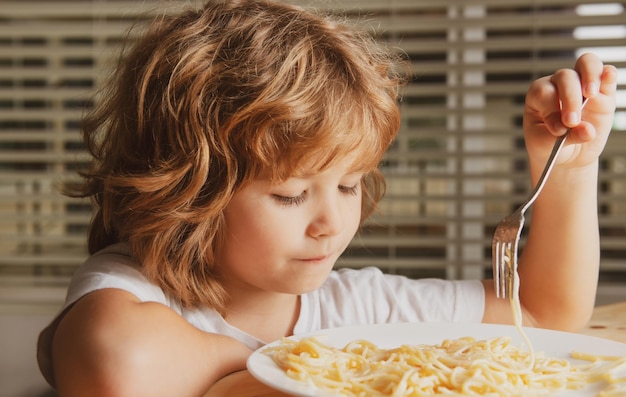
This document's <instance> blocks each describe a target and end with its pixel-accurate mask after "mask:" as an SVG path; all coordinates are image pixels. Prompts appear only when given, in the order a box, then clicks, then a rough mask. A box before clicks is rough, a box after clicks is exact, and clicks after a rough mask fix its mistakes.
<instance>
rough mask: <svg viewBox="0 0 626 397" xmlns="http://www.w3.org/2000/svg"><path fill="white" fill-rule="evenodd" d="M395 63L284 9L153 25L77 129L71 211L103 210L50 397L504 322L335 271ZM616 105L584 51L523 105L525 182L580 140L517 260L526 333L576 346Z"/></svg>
mask: <svg viewBox="0 0 626 397" xmlns="http://www.w3.org/2000/svg"><path fill="white" fill-rule="evenodd" d="M403 67H404V66H403V62H402V61H401V60H399V59H396V58H395V57H394V56H393V55H391V54H390V53H388V52H387V51H385V50H384V49H383V48H381V47H380V46H378V45H377V44H376V43H375V42H374V41H373V40H371V39H370V38H367V37H364V36H363V35H361V34H358V33H355V32H354V31H353V30H351V29H350V28H348V27H346V26H344V25H343V24H341V23H340V22H338V21H334V20H332V19H328V18H325V17H322V16H318V15H316V14H315V13H313V12H309V11H305V10H302V9H300V8H297V7H294V6H290V5H286V4H282V3H278V2H277V3H274V2H265V1H263V2H261V1H254V0H212V1H209V2H208V3H207V4H206V6H205V7H204V8H203V9H201V10H199V11H188V12H184V13H182V14H181V15H179V16H175V17H162V18H160V19H159V20H158V21H156V22H155V24H154V25H153V26H152V28H151V29H150V30H149V31H148V32H147V33H146V34H145V36H144V37H143V38H142V39H141V40H140V41H139V42H138V43H137V44H136V45H135V46H133V48H132V49H131V50H130V51H129V52H128V54H127V55H126V56H125V58H124V61H123V62H122V63H121V64H120V66H119V69H118V71H117V74H116V78H115V80H114V82H113V83H112V84H111V85H110V90H109V91H110V92H108V96H107V97H106V100H105V101H104V102H103V103H101V104H100V105H99V107H97V108H96V109H95V110H94V112H93V113H92V114H91V115H89V117H88V118H87V119H86V121H85V125H84V134H85V140H86V143H87V147H88V149H89V150H90V152H91V153H92V154H93V156H94V162H93V165H92V168H91V169H90V170H89V171H87V172H86V173H84V174H83V176H84V184H83V186H82V187H81V189H80V190H79V191H76V192H74V193H73V194H74V195H77V196H81V197H91V198H93V199H94V201H95V203H96V205H97V208H96V213H95V217H94V219H93V222H92V225H91V229H90V233H89V250H90V252H91V254H92V256H91V257H90V258H89V259H88V260H87V262H86V263H85V264H84V265H83V266H82V267H81V268H80V269H79V270H78V272H77V273H76V275H75V277H74V279H73V281H72V284H71V286H70V288H69V291H68V297H67V302H66V305H65V308H64V309H63V311H62V313H61V314H60V315H59V316H58V317H57V318H56V319H55V321H54V322H53V323H52V324H51V325H50V326H49V327H48V328H47V329H46V330H44V332H42V335H41V338H40V345H39V359H40V365H41V368H42V372H43V373H44V374H45V375H46V377H47V379H48V380H49V381H50V382H51V383H52V384H53V385H54V386H55V387H56V388H57V390H58V392H59V394H60V395H61V396H64V397H69V396H86V395H88V396H105V395H106V396H140V395H146V396H195V395H201V394H202V393H203V392H205V391H206V390H207V389H208V388H209V387H210V386H211V385H212V384H213V383H214V382H215V381H216V380H218V379H219V378H221V377H223V376H224V375H226V374H228V373H230V372H232V371H235V370H239V369H242V368H244V366H245V360H246V358H247V357H248V355H249V354H250V353H251V351H252V350H253V349H256V348H258V347H260V346H262V345H263V343H266V342H269V341H273V340H276V339H279V338H280V337H282V336H286V335H291V334H298V333H303V332H308V331H314V330H319V329H322V328H327V327H336V326H342V325H350V324H372V323H383V322H401V321H404V322H417V321H459V322H460V321H466V322H467V321H473V322H480V321H483V322H490V323H493V322H498V323H511V322H512V316H511V309H510V306H509V302H508V301H507V300H505V299H497V298H496V297H495V294H494V288H493V283H492V282H491V281H485V282H480V281H444V280H410V279H408V278H404V277H400V276H391V275H384V274H382V273H381V272H380V271H378V270H376V269H373V268H368V269H363V270H341V271H332V270H331V269H332V268H333V265H334V263H335V260H336V259H337V257H338V256H339V255H340V254H341V253H342V252H343V251H344V249H345V248H346V246H347V245H348V243H349V242H350V240H351V239H352V237H353V236H354V234H355V233H356V232H357V229H358V227H359V225H360V224H361V223H362V221H363V220H364V219H365V218H366V217H367V216H368V215H369V214H370V213H371V212H372V211H373V210H374V208H375V206H376V203H377V202H378V201H379V200H380V198H381V196H382V193H383V190H384V182H383V180H382V178H381V174H380V173H379V171H378V170H377V165H378V163H379V161H380V160H381V157H382V156H383V154H384V153H385V151H386V150H387V148H388V147H389V145H390V143H391V142H392V140H393V139H394V137H395V135H396V132H397V130H398V128H399V120H400V116H399V110H398V106H397V102H398V87H399V86H400V85H401V84H402V77H403V76H404V75H406V74H405V71H404V70H403ZM615 90H616V70H615V68H613V67H611V66H603V65H602V63H601V62H600V61H599V60H598V59H597V58H596V57H595V56H593V55H585V56H582V57H581V58H580V59H579V60H578V61H577V63H576V65H575V67H574V69H573V70H560V71H558V72H557V73H555V74H554V75H552V76H549V77H545V78H541V79H539V80H537V81H536V82H534V83H533V84H532V85H531V87H530V90H529V92H528V97H527V103H526V109H525V121H524V130H525V136H526V143H527V149H528V153H529V158H530V165H531V177H532V180H533V181H536V180H537V179H538V176H539V174H540V172H541V170H542V169H543V166H544V164H545V162H546V159H547V157H548V153H549V151H550V149H551V148H552V145H553V142H554V139H555V138H554V135H560V134H563V133H564V132H565V129H566V127H572V131H571V133H570V137H569V138H568V141H567V146H566V147H565V148H564V150H563V151H562V153H561V155H560V157H559V161H558V164H557V166H556V167H555V169H554V170H553V173H552V176H551V178H550V180H549V181H548V183H547V185H546V186H545V188H544V191H543V193H542V194H541V196H540V197H539V199H538V200H537V202H536V204H535V206H534V217H533V222H532V230H531V231H530V235H529V237H528V242H527V246H526V248H525V250H524V253H523V257H522V258H521V260H520V277H521V291H520V295H521V302H522V305H523V314H524V321H525V324H526V325H529V326H537V327H546V328H555V329H566V330H574V329H577V328H579V327H581V326H583V325H584V324H585V323H586V321H587V320H588V317H589V315H590V311H591V309H592V307H593V304H594V296H595V288H596V276H597V270H598V262H599V259H598V252H599V248H598V227H597V213H596V183H597V173H598V156H599V155H600V152H601V151H602V149H603V147H604V145H605V142H606V139H607V137H608V134H609V130H610V128H611V120H612V115H613V112H614V107H615ZM583 97H588V98H590V99H589V102H588V104H587V105H586V107H585V108H584V110H581V103H582V98H583ZM560 103H561V104H562V106H561V105H560ZM581 120H582V121H581Z"/></svg>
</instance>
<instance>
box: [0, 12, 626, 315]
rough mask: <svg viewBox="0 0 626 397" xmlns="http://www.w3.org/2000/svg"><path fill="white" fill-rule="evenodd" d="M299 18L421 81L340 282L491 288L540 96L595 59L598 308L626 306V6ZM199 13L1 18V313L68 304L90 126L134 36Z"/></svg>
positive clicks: (81, 246) (523, 183)
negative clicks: (387, 58)
mask: <svg viewBox="0 0 626 397" xmlns="http://www.w3.org/2000/svg"><path fill="white" fill-rule="evenodd" d="M291 2H293V3H300V4H306V5H314V6H317V7H320V8H323V9H325V10H328V11H330V12H334V13H339V14H342V15H346V16H347V17H349V18H355V20H357V21H358V24H359V25H360V26H361V27H362V28H363V29H366V30H368V31H370V32H371V33H372V34H373V35H375V36H376V37H377V38H378V39H379V40H381V41H384V42H386V43H388V44H389V45H390V46H392V47H394V48H396V49H397V50H398V51H402V52H403V53H405V54H406V55H407V56H408V57H409V58H410V60H411V63H412V68H413V69H412V70H413V76H412V79H411V82H410V84H408V86H407V87H405V89H404V98H403V102H402V114H403V121H402V127H401V131H400V134H399V136H398V139H397V140H396V142H395V143H394V145H393V147H392V148H391V149H390V150H389V152H388V153H387V155H386V157H385V159H384V163H383V165H382V167H383V171H384V173H385V175H386V177H387V181H388V188H387V195H386V197H385V199H384V200H383V202H382V203H381V205H380V210H379V212H378V213H376V214H375V215H374V216H373V217H372V219H371V220H370V221H368V222H367V224H366V225H365V226H366V227H365V228H364V230H363V231H362V232H361V233H359V234H358V235H357V237H356V238H355V239H354V242H353V243H352V245H351V246H350V247H349V249H348V251H347V252H346V253H345V255H344V256H343V257H342V258H341V259H340V261H339V262H338V266H349V267H362V266H378V267H381V268H383V269H384V270H386V271H388V272H395V273H400V274H406V275H408V276H411V277H429V276H436V277H445V278H455V279H467V278H481V277H486V276H489V275H490V269H491V258H490V256H491V235H492V232H493V229H494V227H495V225H496V223H497V222H498V221H499V220H500V219H501V218H502V217H503V216H504V215H506V214H508V213H509V212H511V211H512V210H513V209H514V208H515V207H517V205H518V204H519V203H520V202H521V201H523V199H524V198H525V197H526V195H527V194H528V192H529V191H530V188H531V186H530V185H529V177H528V169H527V164H526V152H525V149H524V143H523V138H522V130H521V119H522V111H523V102H524V95H525V92H526V89H527V88H528V85H529V84H530V82H531V81H532V80H534V79H536V78H537V77H540V76H542V75H546V74H549V73H552V72H553V71H555V70H557V69H559V68H561V67H571V66H572V65H573V63H574V60H575V59H576V57H577V56H578V55H579V54H580V53H582V52H584V51H594V52H596V53H598V54H599V55H600V56H601V57H602V58H603V59H604V60H605V61H607V62H610V63H612V64H614V65H615V66H617V67H618V69H619V73H620V82H619V95H618V109H617V112H616V119H615V123H614V128H613V129H614V131H613V132H612V135H611V137H610V140H609V143H608V145H607V148H606V150H605V152H604V154H603V156H602V160H601V174H600V185H599V191H600V196H599V208H598V210H599V214H600V225H601V235H602V240H601V250H602V264H601V268H602V271H601V288H600V297H601V299H615V298H620V299H624V298H626V204H625V203H626V150H625V149H626V134H624V132H625V130H626V11H625V8H626V2H624V1H621V2H610V3H608V2H601V1H589V0H587V1H583V0H545V1H541V2H539V1H532V0H524V1H523V0H508V1H501V0H483V1H473V0H438V1H423V0H390V1H388V0H384V1H383V0H358V1H357V0H341V1H330V0H324V1H317V2H312V1H306V0H298V1H296V0H292V1H291ZM190 4H200V1H189V0H182V1H176V0H170V1H159V2H156V1H155V2H146V1H130V0H128V1H121V0H118V1H109V0H91V1H90V0H74V1H69V0H66V1H56V0H46V1H44V0H39V1H33V0H22V1H3V2H2V3H1V4H0V308H5V309H7V310H24V308H25V307H39V308H56V307H58V305H59V304H60V302H61V301H62V299H63V294H64V288H65V287H66V285H67V283H68V281H69V278H70V277H71V274H72V273H73V271H74V270H75V268H76V266H78V265H79V264H80V263H81V262H82V261H83V260H84V259H85V257H86V255H87V254H86V248H85V247H86V244H85V243H86V231H87V227H88V223H89V220H90V217H91V207H90V205H89V203H88V202H80V201H77V200H76V199H69V198H66V197H64V196H62V195H61V194H59V192H58V186H61V185H63V184H64V183H67V182H70V181H72V180H74V179H75V178H76V176H75V171H76V170H77V169H79V168H80V167H82V166H84V165H85V164H86V162H87V161H88V160H89V159H88V157H87V154H86V153H85V151H84V150H83V146H82V141H81V138H80V131H79V125H80V119H81V117H82V115H83V114H84V112H85V110H86V109H89V108H90V107H91V106H93V101H96V100H97V99H94V98H92V94H93V90H94V88H96V87H97V86H98V85H99V84H101V83H102V81H103V78H104V77H105V76H106V75H107V73H108V71H109V70H110V68H111V65H112V62H113V61H114V57H115V55H116V54H117V52H118V50H119V44H120V42H121V41H122V39H123V37H124V36H125V33H126V30H127V28H128V27H130V26H131V25H132V24H134V23H136V22H137V20H143V19H148V18H150V17H152V16H154V15H156V14H157V13H158V12H162V10H163V9H165V10H166V12H171V11H175V10H176V9H178V8H179V7H181V6H182V5H190ZM528 227H532V222H529V223H528ZM525 230H528V228H526V229H525Z"/></svg>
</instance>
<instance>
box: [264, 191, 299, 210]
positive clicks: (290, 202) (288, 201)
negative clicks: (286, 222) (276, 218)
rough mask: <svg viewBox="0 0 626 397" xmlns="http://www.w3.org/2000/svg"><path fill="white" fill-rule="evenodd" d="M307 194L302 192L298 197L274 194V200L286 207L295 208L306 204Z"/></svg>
mask: <svg viewBox="0 0 626 397" xmlns="http://www.w3.org/2000/svg"><path fill="white" fill-rule="evenodd" d="M305 197H306V192H302V193H301V194H299V195H297V196H281V195H280V194H272V198H273V199H274V200H276V202H277V203H278V204H280V205H282V206H285V207H295V206H298V205H300V204H302V203H303V202H304V199H305Z"/></svg>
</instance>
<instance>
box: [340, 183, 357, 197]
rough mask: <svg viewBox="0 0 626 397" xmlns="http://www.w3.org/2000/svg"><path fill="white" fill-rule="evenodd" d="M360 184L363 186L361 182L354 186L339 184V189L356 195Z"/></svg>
mask: <svg viewBox="0 0 626 397" xmlns="http://www.w3.org/2000/svg"><path fill="white" fill-rule="evenodd" d="M359 186H361V184H360V183H357V184H356V185H354V186H343V185H339V190H340V191H341V192H342V193H346V194H350V195H352V196H356V195H357V193H358V192H359Z"/></svg>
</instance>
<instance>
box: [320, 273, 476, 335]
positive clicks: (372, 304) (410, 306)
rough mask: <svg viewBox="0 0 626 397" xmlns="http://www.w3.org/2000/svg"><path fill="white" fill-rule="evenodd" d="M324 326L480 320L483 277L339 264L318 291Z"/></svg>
mask: <svg viewBox="0 0 626 397" xmlns="http://www.w3.org/2000/svg"><path fill="white" fill-rule="evenodd" d="M319 305H320V308H319V310H320V320H321V324H320V325H321V327H322V328H328V327H337V326H346V325H358V324H380V323H394V322H395V323H397V322H437V321H438V322H444V321H446V322H448V321H453V322H480V321H481V320H482V317H483V312H484V305H485V293H484V288H483V285H482V283H481V282H480V281H478V280H440V279H410V278H408V277H404V276H399V275H391V274H384V273H383V272H381V271H380V270H379V269H377V268H364V269H360V270H354V269H340V270H338V271H336V272H333V273H332V274H331V276H330V277H329V278H328V280H327V281H326V283H325V284H324V285H323V286H322V288H321V289H320V291H319Z"/></svg>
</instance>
